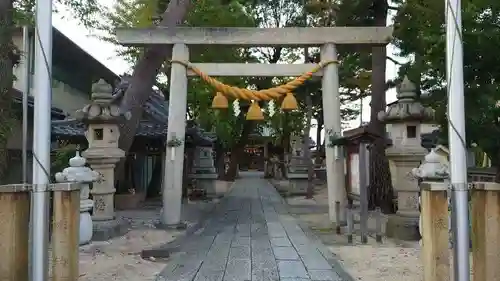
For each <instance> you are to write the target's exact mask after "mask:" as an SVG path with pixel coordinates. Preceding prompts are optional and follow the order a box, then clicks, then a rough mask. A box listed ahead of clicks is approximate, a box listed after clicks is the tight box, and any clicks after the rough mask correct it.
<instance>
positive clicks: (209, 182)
mask: <svg viewBox="0 0 500 281" xmlns="http://www.w3.org/2000/svg"><path fill="white" fill-rule="evenodd" d="M190 177H191V178H192V179H194V180H196V188H198V189H201V190H205V192H206V194H207V197H209V198H213V197H221V196H224V194H220V190H217V184H216V182H217V174H216V173H207V174H191V175H190Z"/></svg>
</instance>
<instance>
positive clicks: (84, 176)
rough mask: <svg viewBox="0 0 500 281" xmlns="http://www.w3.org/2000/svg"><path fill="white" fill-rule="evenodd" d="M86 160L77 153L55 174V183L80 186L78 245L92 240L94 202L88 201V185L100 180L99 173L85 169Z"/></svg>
mask: <svg viewBox="0 0 500 281" xmlns="http://www.w3.org/2000/svg"><path fill="white" fill-rule="evenodd" d="M86 162H87V160H85V158H83V157H81V156H80V153H79V152H77V153H76V155H75V157H73V158H71V159H70V160H69V167H68V168H65V169H64V170H63V171H62V172H59V173H56V175H55V178H56V181H57V182H76V183H79V184H80V185H81V186H80V235H79V244H80V245H83V244H87V243H89V242H90V240H92V231H93V225H92V218H91V217H90V211H91V210H92V208H93V207H94V202H93V201H92V200H91V199H89V185H90V183H92V182H96V181H98V180H99V179H100V175H99V173H97V172H95V171H92V169H90V168H89V167H85V164H86Z"/></svg>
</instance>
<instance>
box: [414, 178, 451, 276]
mask: <svg viewBox="0 0 500 281" xmlns="http://www.w3.org/2000/svg"><path fill="white" fill-rule="evenodd" d="M421 190H422V195H421V201H422V202H421V204H422V205H421V208H422V244H423V245H422V246H423V247H422V263H423V265H424V281H448V280H450V252H449V249H448V237H449V236H448V235H449V234H448V197H447V185H446V184H445V183H444V182H422V183H421Z"/></svg>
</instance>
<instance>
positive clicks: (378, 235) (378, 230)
mask: <svg viewBox="0 0 500 281" xmlns="http://www.w3.org/2000/svg"><path fill="white" fill-rule="evenodd" d="M382 235H383V233H382V210H380V207H377V208H375V241H377V243H382Z"/></svg>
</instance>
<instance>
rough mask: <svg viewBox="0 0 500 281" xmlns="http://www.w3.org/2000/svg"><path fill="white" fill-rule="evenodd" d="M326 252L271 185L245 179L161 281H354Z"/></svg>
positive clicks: (182, 249) (176, 256)
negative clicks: (299, 222) (300, 223)
mask: <svg viewBox="0 0 500 281" xmlns="http://www.w3.org/2000/svg"><path fill="white" fill-rule="evenodd" d="M242 175H243V176H244V175H245V174H244V173H242ZM327 252H328V249H327V248H326V247H325V246H324V245H322V244H321V243H318V241H316V240H315V239H314V238H313V237H311V236H310V233H309V232H307V231H305V230H303V228H302V227H301V226H300V225H299V224H298V222H297V221H296V219H295V218H294V217H293V216H292V215H290V214H289V213H288V211H287V207H286V205H285V203H284V201H283V199H282V198H281V196H280V195H279V194H278V192H277V191H276V190H275V189H274V188H273V187H272V186H271V184H270V183H268V182H267V181H266V180H264V179H261V178H258V177H248V178H245V177H243V178H241V179H239V180H238V181H236V182H235V184H234V186H233V188H232V190H231V191H230V193H229V194H228V195H227V196H226V197H225V198H224V199H223V200H222V201H221V203H220V205H219V206H218V207H217V208H215V209H214V210H213V212H212V213H211V214H210V217H209V218H208V220H207V222H206V223H205V224H204V227H203V228H202V229H200V230H199V231H196V232H195V233H192V234H191V235H190V236H189V237H188V238H187V239H185V240H184V242H183V244H182V245H181V246H180V247H179V252H178V253H175V254H174V255H172V257H171V260H170V261H169V264H168V265H167V266H166V268H165V269H164V270H163V271H162V272H161V273H160V274H159V275H158V277H157V280H159V281H179V280H181V281H193V280H194V281H351V280H352V278H350V276H347V275H346V273H345V271H343V270H342V269H340V268H339V265H338V262H337V261H336V260H333V258H332V256H331V255H328V256H326V255H325V254H326V253H327ZM341 276H342V277H341Z"/></svg>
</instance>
